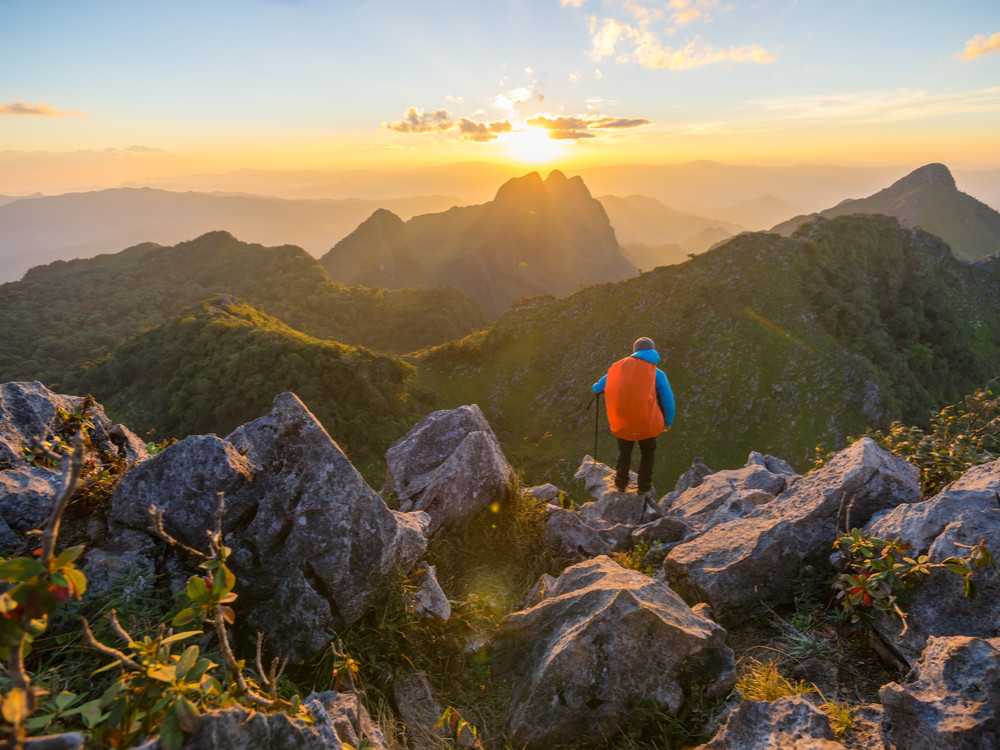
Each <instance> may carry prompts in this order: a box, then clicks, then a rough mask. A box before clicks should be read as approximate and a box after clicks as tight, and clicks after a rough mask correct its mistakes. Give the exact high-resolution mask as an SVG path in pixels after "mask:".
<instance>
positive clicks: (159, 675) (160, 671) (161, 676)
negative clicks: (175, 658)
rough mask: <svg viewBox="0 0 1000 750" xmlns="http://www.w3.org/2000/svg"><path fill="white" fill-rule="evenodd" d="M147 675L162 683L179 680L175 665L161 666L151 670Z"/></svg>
mask: <svg viewBox="0 0 1000 750" xmlns="http://www.w3.org/2000/svg"><path fill="white" fill-rule="evenodd" d="M146 675H147V676H148V677H150V678H151V679H154V680H159V681H160V682H173V681H174V680H175V679H177V669H176V668H175V667H174V666H173V665H169V666H168V665H164V664H161V665H159V666H156V667H153V668H152V669H150V670H149V671H148V672H147V673H146Z"/></svg>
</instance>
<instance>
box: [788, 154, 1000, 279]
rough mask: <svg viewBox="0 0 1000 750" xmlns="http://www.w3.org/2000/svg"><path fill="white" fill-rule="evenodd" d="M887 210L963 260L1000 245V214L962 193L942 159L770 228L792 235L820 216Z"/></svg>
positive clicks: (975, 256)
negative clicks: (876, 189)
mask: <svg viewBox="0 0 1000 750" xmlns="http://www.w3.org/2000/svg"><path fill="white" fill-rule="evenodd" d="M848 214H885V215H886V216H892V217H895V218H896V219H898V220H899V223H900V224H901V225H902V226H903V227H906V228H907V229H923V230H924V231H926V232H930V233H931V234H934V235H937V236H938V237H940V238H941V239H943V240H944V241H945V242H947V243H948V244H949V245H951V249H952V252H953V253H955V255H956V256H957V257H959V258H963V259H965V260H979V259H980V258H984V257H986V256H987V255H992V254H993V253H995V252H997V251H998V250H1000V213H998V212H997V211H995V210H993V209H992V208H990V207H989V206H987V205H986V204H985V203H983V202H981V201H978V200H976V199H975V198H973V197H972V196H971V195H967V194H965V193H963V192H961V191H960V190H959V189H958V187H957V186H956V185H955V178H954V177H952V175H951V172H950V171H948V168H947V167H946V166H945V165H944V164H927V165H926V166H923V167H920V169H917V170H914V171H913V172H911V173H910V174H908V175H906V177H903V178H902V179H901V180H898V181H896V182H894V183H893V184H892V185H890V186H889V187H887V188H885V189H884V190H880V191H879V192H877V193H875V194H874V195H870V196H868V197H867V198H859V199H856V200H845V201H843V202H842V203H838V204H837V205H836V206H834V207H833V208H828V209H825V210H824V211H821V212H819V213H818V214H810V215H809V216H797V217H795V218H794V219H790V220H789V221H786V222H783V223H781V224H778V225H777V226H775V227H774V229H773V230H772V231H775V232H779V233H780V234H784V235H786V236H787V235H791V234H792V233H793V232H794V231H795V230H796V229H798V228H799V227H800V226H802V225H803V224H805V223H806V222H808V221H809V220H810V219H813V218H815V217H816V216H825V217H827V218H831V217H834V216H846V215H848Z"/></svg>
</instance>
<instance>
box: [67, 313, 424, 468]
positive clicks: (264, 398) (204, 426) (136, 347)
mask: <svg viewBox="0 0 1000 750" xmlns="http://www.w3.org/2000/svg"><path fill="white" fill-rule="evenodd" d="M413 376H414V371H413V368H412V367H411V366H410V365H408V364H406V363H404V362H403V361H401V360H400V359H398V358H397V357H393V356H389V355H382V354H375V353H373V352H371V351H369V350H367V349H364V348H358V347H353V346H346V345H344V344H339V343H337V342H333V341H320V340H318V339H315V338H312V337H310V336H307V335H305V334H303V333H299V332H298V331H294V330H292V329H291V328H289V327H288V326H286V325H285V324H284V323H282V322H281V321H280V320H277V319H276V318H273V317H271V316H270V315H267V314H265V313H263V312H261V311H260V310H257V309H254V308H253V307H251V306H249V305H247V304H244V303H241V302H239V301H238V300H236V299H234V298H232V297H228V296H226V295H220V296H217V297H215V298H214V299H211V300H207V301H205V302H202V303H200V304H198V305H196V306H194V307H192V308H189V309H187V310H185V311H184V313H183V314H182V315H179V316H176V317H174V318H171V319H169V320H168V321H166V322H165V323H163V324H161V325H159V326H156V327H154V328H152V329H150V330H148V331H146V332H144V333H142V334H140V335H138V336H135V337H133V338H131V339H130V340H128V341H127V342H125V343H124V344H123V345H121V346H120V347H118V348H117V349H115V351H114V352H113V353H112V354H111V355H110V356H109V357H107V358H105V359H104V360H102V361H100V362H97V363H93V364H91V365H89V366H87V367H85V368H83V369H81V370H78V371H77V372H75V373H72V374H71V375H69V376H68V377H67V378H66V381H65V385H64V387H65V388H67V389H69V391H70V392H73V393H77V392H79V393H92V394H93V395H94V396H95V397H96V398H97V399H98V401H100V402H101V403H103V404H104V406H105V408H106V409H107V411H108V412H109V413H110V414H113V415H114V418H115V419H116V420H120V421H122V422H124V423H126V424H128V425H129V426H130V427H131V428H132V429H133V430H135V431H136V432H137V433H139V434H140V435H143V434H146V433H147V432H148V431H150V430H155V432H154V433H153V435H152V436H151V439H156V440H159V439H162V438H167V437H177V438H182V437H185V436H187V435H194V434H205V433H210V432H212V433H216V434H220V435H225V434H228V433H229V432H230V431H232V430H233V429H234V428H235V427H237V426H238V425H240V424H243V423H244V422H246V421H248V420H252V419H255V418H257V417H259V416H260V415H261V414H266V413H267V412H268V411H269V410H270V409H271V402H272V401H273V400H274V397H275V396H276V395H277V394H278V393H282V392H284V391H292V392H294V393H296V394H297V395H298V396H299V398H301V399H302V401H303V402H304V403H305V404H306V405H307V406H308V407H309V408H310V409H311V410H312V411H313V413H314V414H315V415H316V417H317V418H318V419H319V420H320V422H321V423H322V424H323V426H324V427H326V430H327V432H329V433H330V436H331V437H333V439H334V440H337V441H338V442H339V443H340V445H341V447H342V448H343V449H344V450H345V451H346V452H347V453H348V454H349V455H350V456H351V459H352V460H353V461H355V462H357V463H358V465H359V466H366V465H367V464H368V463H369V462H370V460H371V459H372V458H379V459H380V458H381V454H382V451H384V450H385V447H386V446H387V445H388V443H389V442H391V441H392V440H394V439H395V438H397V437H398V436H399V435H400V434H402V433H403V432H405V431H406V429H408V428H409V426H410V420H411V418H412V417H411V415H410V411H411V408H410V405H409V404H408V402H407V398H406V384H407V382H408V381H409V380H411V379H412V378H413Z"/></svg>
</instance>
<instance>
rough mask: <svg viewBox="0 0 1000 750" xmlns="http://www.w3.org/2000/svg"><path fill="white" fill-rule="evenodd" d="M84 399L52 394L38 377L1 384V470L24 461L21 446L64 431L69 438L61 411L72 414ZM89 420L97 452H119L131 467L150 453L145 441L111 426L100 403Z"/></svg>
mask: <svg viewBox="0 0 1000 750" xmlns="http://www.w3.org/2000/svg"><path fill="white" fill-rule="evenodd" d="M83 400H84V397H82V396H66V395H62V394H58V393H53V392H52V391H50V390H49V389H48V388H46V387H45V386H44V385H42V384H41V383H39V382H38V381H37V380H36V381H34V382H30V383H29V382H9V383H3V384H2V385H0V470H4V469H13V468H16V467H17V466H20V465H23V464H25V459H24V455H23V454H22V452H21V447H22V446H25V447H30V446H31V445H32V443H34V442H35V441H36V440H51V439H52V438H53V437H54V436H55V435H58V434H61V433H65V434H63V435H62V436H63V438H64V439H66V440H68V439H69V437H70V434H71V430H69V429H67V428H66V427H65V422H64V420H63V419H62V417H60V416H59V410H60V409H62V410H64V411H66V412H69V413H72V412H73V411H74V410H75V409H76V408H77V407H78V406H80V404H81V403H82V402H83ZM90 421H91V422H92V423H93V429H92V430H91V431H90V440H91V443H92V445H93V447H94V448H96V449H97V450H98V451H107V452H108V453H111V454H113V455H119V456H121V458H123V459H124V460H125V461H126V463H127V464H129V465H130V466H131V465H133V464H134V463H135V462H137V461H141V460H142V459H143V458H145V456H146V455H147V454H146V449H145V445H144V444H143V443H142V440H140V439H139V438H138V437H137V436H136V435H134V434H133V433H132V432H131V431H130V430H128V429H127V428H126V427H123V426H122V425H112V423H111V420H110V419H108V417H107V415H106V414H105V413H104V407H102V406H101V405H100V404H94V405H93V407H92V408H91V410H90ZM140 445H142V447H141V448H140V447H139V446H140Z"/></svg>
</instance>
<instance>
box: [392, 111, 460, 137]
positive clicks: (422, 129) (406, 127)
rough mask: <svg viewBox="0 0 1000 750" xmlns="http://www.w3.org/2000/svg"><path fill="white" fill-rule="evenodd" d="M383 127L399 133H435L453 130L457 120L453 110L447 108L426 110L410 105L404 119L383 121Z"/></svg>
mask: <svg viewBox="0 0 1000 750" xmlns="http://www.w3.org/2000/svg"><path fill="white" fill-rule="evenodd" d="M382 127H383V128H385V129H386V130H394V131H395V132H397V133H434V132H438V131H442V130H451V129H452V128H453V127H455V121H454V120H452V119H451V112H449V111H448V110H446V109H439V110H437V111H436V112H425V111H424V110H422V109H420V108H419V107H410V108H409V109H408V110H406V116H405V117H404V119H402V120H397V121H396V122H389V123H386V122H383V123H382Z"/></svg>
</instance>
